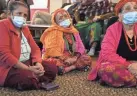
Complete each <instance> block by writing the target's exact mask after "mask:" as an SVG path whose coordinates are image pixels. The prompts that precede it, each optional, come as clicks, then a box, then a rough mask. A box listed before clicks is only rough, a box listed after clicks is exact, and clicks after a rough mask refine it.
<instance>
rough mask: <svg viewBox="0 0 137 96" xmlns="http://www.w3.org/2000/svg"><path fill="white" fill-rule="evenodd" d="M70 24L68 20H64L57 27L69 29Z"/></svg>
mask: <svg viewBox="0 0 137 96" xmlns="http://www.w3.org/2000/svg"><path fill="white" fill-rule="evenodd" d="M70 24H71V22H70V20H69V19H66V20H64V21H62V22H60V23H59V25H60V26H62V27H64V28H67V27H69V26H70Z"/></svg>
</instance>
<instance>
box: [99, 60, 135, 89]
mask: <svg viewBox="0 0 137 96" xmlns="http://www.w3.org/2000/svg"><path fill="white" fill-rule="evenodd" d="M98 76H99V78H100V81H101V82H104V83H106V84H108V85H110V86H113V87H121V86H125V87H131V86H136V78H135V77H134V75H132V74H131V73H130V72H129V71H128V70H127V68H126V67H125V66H123V65H120V64H111V63H108V62H107V63H104V64H102V65H101V67H100V69H99V72H98Z"/></svg>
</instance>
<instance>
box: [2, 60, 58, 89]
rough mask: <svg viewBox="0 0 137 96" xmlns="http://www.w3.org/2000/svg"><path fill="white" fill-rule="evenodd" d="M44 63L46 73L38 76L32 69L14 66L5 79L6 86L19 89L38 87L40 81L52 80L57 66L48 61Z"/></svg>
mask: <svg viewBox="0 0 137 96" xmlns="http://www.w3.org/2000/svg"><path fill="white" fill-rule="evenodd" d="M42 65H43V67H44V69H45V74H44V75H43V76H41V77H39V78H37V77H36V76H35V75H34V74H33V73H32V72H31V71H27V70H21V69H16V68H12V69H11V70H10V71H9V73H8V75H7V78H6V80H5V84H4V86H5V87H12V88H16V89H18V88H19V87H22V89H24V90H27V89H38V88H39V84H38V83H40V82H47V83H48V82H51V81H53V80H54V79H55V77H56V74H57V68H56V66H54V65H52V64H49V63H47V62H44V61H43V62H42Z"/></svg>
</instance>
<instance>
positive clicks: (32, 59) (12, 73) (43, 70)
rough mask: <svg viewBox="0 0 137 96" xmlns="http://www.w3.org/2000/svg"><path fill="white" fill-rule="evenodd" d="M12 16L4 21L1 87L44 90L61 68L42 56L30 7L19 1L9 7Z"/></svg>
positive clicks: (0, 43) (0, 45)
mask: <svg viewBox="0 0 137 96" xmlns="http://www.w3.org/2000/svg"><path fill="white" fill-rule="evenodd" d="M8 9H9V11H10V15H9V18H7V19H4V20H1V21H0V29H1V30H0V70H1V71H0V77H1V79H0V86H4V87H11V88H16V89H18V90H28V89H40V88H43V87H44V86H43V85H44V84H48V83H49V82H52V81H53V80H54V79H55V76H56V73H57V67H56V66H54V65H53V64H47V62H43V61H42V59H41V53H40V49H39V48H38V46H37V45H36V43H35V41H34V40H33V37H32V35H31V33H30V31H29V29H28V27H27V26H24V24H25V23H26V19H27V15H28V7H27V6H26V5H25V4H24V3H22V2H19V1H14V2H11V3H10V4H9V6H8Z"/></svg>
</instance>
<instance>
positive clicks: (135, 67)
mask: <svg viewBox="0 0 137 96" xmlns="http://www.w3.org/2000/svg"><path fill="white" fill-rule="evenodd" d="M128 70H129V71H130V72H131V73H132V74H133V75H134V76H135V77H137V62H135V63H132V64H130V65H129V66H128Z"/></svg>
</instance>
